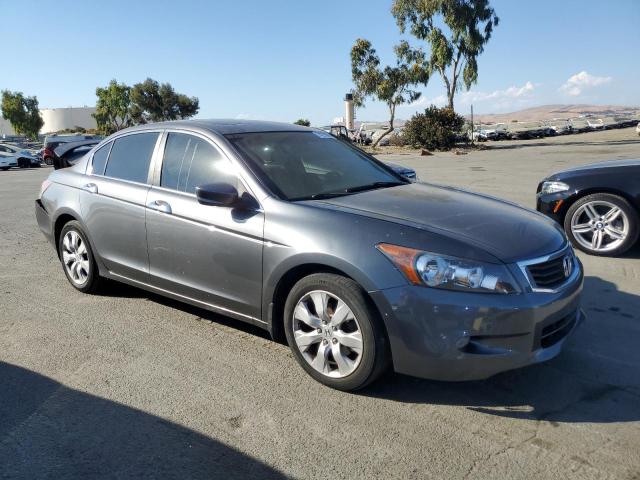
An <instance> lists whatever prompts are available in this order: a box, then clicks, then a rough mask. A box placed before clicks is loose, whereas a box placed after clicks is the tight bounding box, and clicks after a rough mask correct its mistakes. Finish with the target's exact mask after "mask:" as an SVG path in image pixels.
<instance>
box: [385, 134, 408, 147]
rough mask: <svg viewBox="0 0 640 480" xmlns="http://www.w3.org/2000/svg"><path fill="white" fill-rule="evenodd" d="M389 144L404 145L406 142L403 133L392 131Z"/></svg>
mask: <svg viewBox="0 0 640 480" xmlns="http://www.w3.org/2000/svg"><path fill="white" fill-rule="evenodd" d="M389 145H391V146H392V147H404V146H405V145H406V143H405V141H404V137H403V136H402V135H398V134H397V133H392V134H391V135H389Z"/></svg>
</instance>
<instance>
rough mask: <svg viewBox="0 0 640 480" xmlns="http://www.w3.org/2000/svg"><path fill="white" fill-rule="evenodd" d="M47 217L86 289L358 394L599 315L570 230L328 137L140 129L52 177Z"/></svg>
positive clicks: (231, 126)
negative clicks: (131, 295) (142, 298)
mask: <svg viewBox="0 0 640 480" xmlns="http://www.w3.org/2000/svg"><path fill="white" fill-rule="evenodd" d="M35 210H36V217H37V221H38V224H39V226H40V228H41V230H42V232H43V233H44V235H45V236H46V237H47V238H48V239H49V240H50V241H51V242H52V244H53V245H54V247H55V248H56V251H57V253H58V256H59V258H60V261H61V264H62V267H63V271H64V273H65V275H66V276H67V278H68V280H69V282H70V283H71V285H72V286H73V287H75V288H76V289H78V290H80V291H82V292H93V291H96V290H97V289H98V288H99V287H100V285H101V281H102V279H103V278H108V279H112V280H117V281H121V282H124V283H128V284H130V285H134V286H136V287H140V288H143V289H147V290H149V291H152V292H156V293H158V294H161V295H165V296H167V297H170V298H173V299H177V300H180V301H183V302H187V303H190V304H193V305H196V306H199V307H202V308H205V309H208V310H211V311H214V312H218V313H221V314H224V315H228V316H230V317H233V318H236V319H239V320H243V321H246V322H249V323H252V324H254V325H257V326H259V327H262V328H264V329H266V330H268V331H269V332H270V333H271V335H272V336H273V337H275V338H280V339H285V338H286V340H287V342H288V344H289V345H290V347H291V350H292V352H293V355H294V356H295V358H296V360H297V361H298V363H299V364H300V365H301V366H302V368H304V369H305V370H306V372H307V373H309V375H311V376H312V377H313V378H315V379H316V380H318V381H320V382H322V383H324V384H326V385H329V386H331V387H333V388H337V389H342V390H355V389H358V388H362V387H364V386H365V385H367V384H368V383H370V382H372V381H373V380H375V379H376V378H378V377H379V376H380V375H381V374H382V373H383V372H384V371H385V370H386V369H388V368H389V367H392V368H393V369H394V370H395V371H397V372H400V373H405V374H409V375H415V376H419V377H425V378H432V379H439V380H471V379H481V378H486V377H488V376H491V375H493V374H496V373H498V372H501V371H504V370H508V369H512V368H516V367H521V366H524V365H529V364H532V363H537V362H541V361H544V360H548V359H550V358H553V357H554V356H556V355H557V354H558V353H559V352H560V349H561V348H562V345H563V343H564V342H565V340H566V338H567V336H568V334H569V333H570V332H571V331H572V330H573V329H574V328H575V327H576V325H577V324H579V323H580V321H581V320H582V318H583V314H582V312H581V310H580V295H581V291H582V281H583V273H582V266H581V264H580V262H579V260H578V259H577V258H576V257H575V256H574V253H573V250H572V248H571V246H570V245H569V243H568V242H567V239H566V237H565V235H564V233H563V232H562V230H561V229H559V228H558V227H557V226H556V225H555V223H554V222H552V221H551V220H549V219H547V218H546V217H544V216H543V215H540V214H538V213H536V212H534V211H531V210H528V209H524V208H521V207H519V206H516V205H513V204H510V203H507V202H503V201H500V200H497V199H494V198H491V197H487V196H483V195H478V194H473V193H469V192H465V191H461V190H459V189H455V188H449V187H443V186H436V185H430V184H426V183H413V182H410V181H409V180H407V179H406V178H405V177H403V176H402V175H399V174H398V173H396V172H395V171H394V170H393V169H391V168H390V167H388V166H386V165H385V164H383V163H381V162H379V161H378V160H376V159H375V158H373V157H371V156H369V155H367V154H366V153H364V152H362V151H361V150H359V149H357V148H355V147H353V146H350V145H349V144H348V143H345V142H342V141H340V140H338V139H336V138H335V137H333V136H332V135H330V134H328V133H326V132H324V131H322V130H317V129H312V128H306V127H300V126H295V125H289V124H279V123H270V122H255V121H236V120H228V121H224V120H219V121H213V120H211V121H204V120H202V121H179V122H168V123H160V124H148V125H144V126H138V127H133V128H130V129H126V130H123V131H120V132H118V133H116V134H114V135H112V136H110V137H108V138H106V139H104V140H103V141H101V142H100V143H99V144H98V145H97V146H95V147H93V148H92V149H91V150H90V152H89V153H87V154H86V155H85V156H84V157H83V158H81V159H80V160H79V161H78V162H77V163H76V164H75V165H73V166H71V167H70V168H65V169H62V170H57V171H55V172H54V173H52V174H51V175H50V176H49V178H48V179H47V180H46V181H45V182H44V183H43V185H42V190H41V194H40V196H39V198H38V199H37V200H36V205H35Z"/></svg>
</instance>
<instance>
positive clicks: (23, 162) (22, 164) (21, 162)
mask: <svg viewBox="0 0 640 480" xmlns="http://www.w3.org/2000/svg"><path fill="white" fill-rule="evenodd" d="M29 163H30V162H29V160H28V159H27V158H19V159H18V168H29Z"/></svg>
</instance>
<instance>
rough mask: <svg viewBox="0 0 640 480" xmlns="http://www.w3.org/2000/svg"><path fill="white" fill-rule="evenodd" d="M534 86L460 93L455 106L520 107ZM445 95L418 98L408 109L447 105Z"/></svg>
mask: <svg viewBox="0 0 640 480" xmlns="http://www.w3.org/2000/svg"><path fill="white" fill-rule="evenodd" d="M535 88H536V86H535V85H534V84H533V83H532V82H526V83H525V84H524V85H522V86H521V87H517V86H515V85H514V86H511V87H508V88H506V89H504V90H494V91H492V92H482V91H478V90H470V91H468V92H460V93H458V94H456V97H455V102H456V105H471V104H476V103H481V102H490V108H491V107H498V108H509V106H512V105H521V104H523V103H525V102H526V101H528V99H529V98H530V97H531V95H532V93H533V91H534V90H535ZM447 102H448V101H447V96H446V95H438V96H437V97H434V98H431V99H427V98H425V97H422V98H420V99H419V100H418V101H417V102H414V103H412V104H411V105H409V106H410V107H416V106H422V105H436V106H438V107H441V106H444V105H446V104H447Z"/></svg>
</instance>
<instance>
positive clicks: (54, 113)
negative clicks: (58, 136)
mask: <svg viewBox="0 0 640 480" xmlns="http://www.w3.org/2000/svg"><path fill="white" fill-rule="evenodd" d="M95 112H96V107H68V108H43V109H41V110H40V115H41V116H42V119H43V120H44V125H43V126H42V129H41V130H40V133H53V132H59V131H60V130H65V129H67V128H74V127H82V128H86V129H87V130H88V129H90V128H96V126H97V125H96V119H95V118H93V117H92V114H93V113H95Z"/></svg>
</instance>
